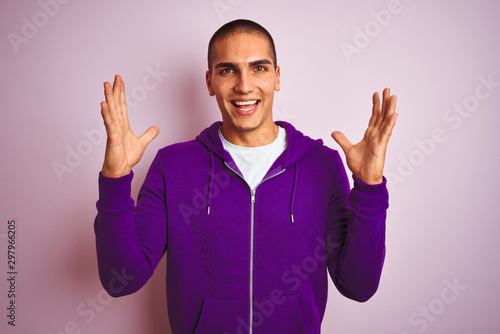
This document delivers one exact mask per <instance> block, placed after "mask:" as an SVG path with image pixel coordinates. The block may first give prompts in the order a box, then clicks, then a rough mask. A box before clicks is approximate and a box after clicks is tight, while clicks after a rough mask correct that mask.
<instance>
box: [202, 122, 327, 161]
mask: <svg viewBox="0 0 500 334" xmlns="http://www.w3.org/2000/svg"><path fill="white" fill-rule="evenodd" d="M275 124H276V125H279V126H281V127H283V128H284V129H285V131H286V137H287V146H286V150H285V152H283V154H282V155H281V156H280V157H279V158H278V159H277V160H276V163H275V164H274V165H273V167H281V168H282V169H283V168H287V167H288V166H290V165H291V164H293V163H295V162H297V161H299V160H300V159H301V158H302V157H304V156H305V155H306V154H308V153H309V152H311V151H312V150H314V149H315V148H317V147H320V146H323V141H322V140H321V139H316V140H314V139H312V138H310V137H308V136H305V135H304V134H303V133H302V132H300V131H298V130H297V129H295V128H294V127H293V125H291V124H290V123H288V122H284V121H277V122H275ZM221 125H222V122H221V121H218V122H215V123H213V124H212V125H211V126H210V127H208V128H206V129H205V130H203V131H202V132H201V133H200V134H199V135H198V136H197V137H196V140H197V141H199V142H200V143H201V144H203V145H204V146H205V147H206V148H207V149H208V150H210V151H211V152H212V153H213V154H215V155H217V156H219V157H220V158H222V159H223V160H224V161H226V162H228V161H232V159H231V157H230V155H229V153H227V152H226V151H225V150H224V147H223V146H222V142H221V140H220V138H219V132H218V131H219V127H220V126H221ZM277 164H279V165H277ZM273 167H272V168H273Z"/></svg>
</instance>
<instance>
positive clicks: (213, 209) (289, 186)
mask: <svg viewBox="0 0 500 334" xmlns="http://www.w3.org/2000/svg"><path fill="white" fill-rule="evenodd" d="M155 163H156V164H159V165H161V166H152V168H158V170H160V171H161V173H162V176H163V177H162V178H161V179H163V182H164V184H163V185H158V187H159V188H163V189H164V194H165V195H164V196H165V203H168V204H167V208H166V213H167V214H166V224H167V249H168V252H167V255H168V264H169V269H170V268H172V269H171V270H177V269H178V270H180V271H182V270H185V269H183V268H187V267H193V268H198V269H201V271H200V272H202V273H204V275H205V276H206V277H207V280H200V282H201V281H203V282H206V284H209V285H210V289H213V288H214V287H216V286H220V287H221V289H223V291H224V292H222V291H221V293H222V294H224V295H226V294H227V295H228V296H238V295H240V294H241V297H245V294H244V292H243V291H242V290H241V286H239V287H238V286H235V285H234V284H232V282H233V279H234V278H236V277H247V276H248V263H249V262H248V261H249V260H250V251H251V250H253V255H252V256H253V262H254V264H255V267H254V270H255V275H257V276H259V275H260V277H261V278H263V279H262V280H259V282H261V284H260V285H259V290H258V291H256V292H257V293H259V294H262V295H266V294H269V293H270V292H271V290H272V289H273V288H275V287H276V282H280V281H282V274H283V272H285V271H286V270H287V268H290V267H292V266H293V265H295V264H296V262H297V261H298V259H299V260H300V259H305V258H308V257H311V256H314V253H315V252H317V250H318V246H321V244H322V240H324V239H325V226H326V217H327V214H328V210H329V207H330V210H331V209H332V208H331V205H332V200H331V199H332V197H334V194H333V195H332V192H333V191H334V190H335V189H338V190H339V191H341V192H342V191H344V193H343V194H342V196H344V197H345V195H346V193H345V189H341V188H343V187H344V188H345V184H342V185H338V184H335V182H336V180H337V179H341V177H339V175H340V174H342V173H344V176H345V171H344V169H343V166H342V163H341V160H340V159H339V158H338V154H337V153H336V151H333V150H330V149H328V148H326V147H320V148H318V149H315V150H313V151H311V152H310V153H309V154H307V155H306V156H305V157H304V158H302V159H301V160H299V161H297V162H295V163H293V164H291V165H289V166H280V165H279V164H277V165H276V164H275V165H273V167H271V169H270V171H269V173H268V174H267V176H266V177H265V178H264V180H263V182H261V183H260V184H259V186H258V187H257V188H256V190H255V192H254V193H252V191H251V190H250V188H249V187H248V185H247V184H246V182H245V181H244V180H243V178H242V177H241V175H239V173H238V170H237V167H236V166H235V165H233V163H232V161H231V160H230V159H228V160H223V159H221V158H220V157H218V156H216V155H214V154H211V152H210V151H209V150H207V149H206V148H205V147H204V146H203V145H201V144H199V143H198V142H196V141H191V142H187V143H180V144H175V145H172V146H169V147H166V148H164V149H162V150H160V152H159V157H157V159H155ZM155 163H154V164H155ZM339 187H340V188H339ZM345 200H346V199H345ZM336 205H339V206H340V207H345V205H346V202H344V201H340V202H338V203H336ZM339 210H340V209H339ZM332 223H334V222H332ZM252 225H253V226H252ZM339 228H343V227H342V226H339ZM252 234H253V238H252ZM251 242H253V245H251ZM186 263H190V265H189V266H186ZM264 276H265V279H264ZM208 278H209V279H208ZM214 282H217V284H213V283H214ZM221 282H222V283H221ZM266 282H269V286H266V285H267V284H266ZM233 286H234V291H232V289H231V287H233ZM214 294H216V295H219V293H217V292H214Z"/></svg>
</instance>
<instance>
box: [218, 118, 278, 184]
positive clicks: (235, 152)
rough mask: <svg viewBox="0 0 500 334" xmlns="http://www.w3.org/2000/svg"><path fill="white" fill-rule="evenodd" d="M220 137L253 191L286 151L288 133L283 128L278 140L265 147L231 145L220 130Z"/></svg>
mask: <svg viewBox="0 0 500 334" xmlns="http://www.w3.org/2000/svg"><path fill="white" fill-rule="evenodd" d="M219 137H220V139H221V141H222V145H223V146H224V149H225V150H226V151H227V152H229V154H230V155H231V157H232V158H233V160H234V162H235V163H236V166H238V168H239V170H240V171H241V172H242V173H243V178H244V179H245V181H246V182H247V183H248V185H249V186H250V188H251V189H252V190H255V188H257V186H258V185H259V183H260V182H261V181H262V178H263V177H264V176H265V175H266V173H267V172H268V170H269V168H271V166H272V165H273V163H274V161H276V159H277V158H278V157H279V156H280V155H281V153H283V151H284V150H285V149H286V131H285V129H284V128H282V127H281V126H279V131H278V136H277V137H276V139H275V140H274V141H273V142H272V143H270V144H267V145H264V146H257V147H244V146H238V145H234V144H231V143H230V142H228V141H227V140H226V138H224V136H223V135H222V133H221V131H220V128H219Z"/></svg>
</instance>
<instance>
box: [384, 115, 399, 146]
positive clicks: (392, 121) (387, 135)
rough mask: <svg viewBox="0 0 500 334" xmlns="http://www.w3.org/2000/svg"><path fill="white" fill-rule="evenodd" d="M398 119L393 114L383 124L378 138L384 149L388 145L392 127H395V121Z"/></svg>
mask: <svg viewBox="0 0 500 334" xmlns="http://www.w3.org/2000/svg"><path fill="white" fill-rule="evenodd" d="M398 117H399V115H398V114H397V113H393V114H392V115H391V116H390V117H389V118H388V119H387V122H385V125H384V127H383V128H382V129H381V136H380V141H381V143H382V145H384V147H387V144H388V143H389V139H390V137H391V134H392V130H393V129H394V126H395V125H396V120H397V118H398Z"/></svg>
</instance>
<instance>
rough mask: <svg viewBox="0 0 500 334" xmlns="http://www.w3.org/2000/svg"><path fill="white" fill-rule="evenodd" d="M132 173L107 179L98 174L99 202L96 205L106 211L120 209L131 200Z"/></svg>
mask: <svg viewBox="0 0 500 334" xmlns="http://www.w3.org/2000/svg"><path fill="white" fill-rule="evenodd" d="M133 178H134V172H132V171H131V172H130V174H128V175H125V176H122V177H119V178H109V177H106V176H104V175H102V174H101V173H100V172H99V201H98V202H97V204H98V205H99V206H100V207H102V208H106V209H122V208H124V207H126V206H127V205H129V204H130V201H131V200H132V197H131V193H132V179H133Z"/></svg>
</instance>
